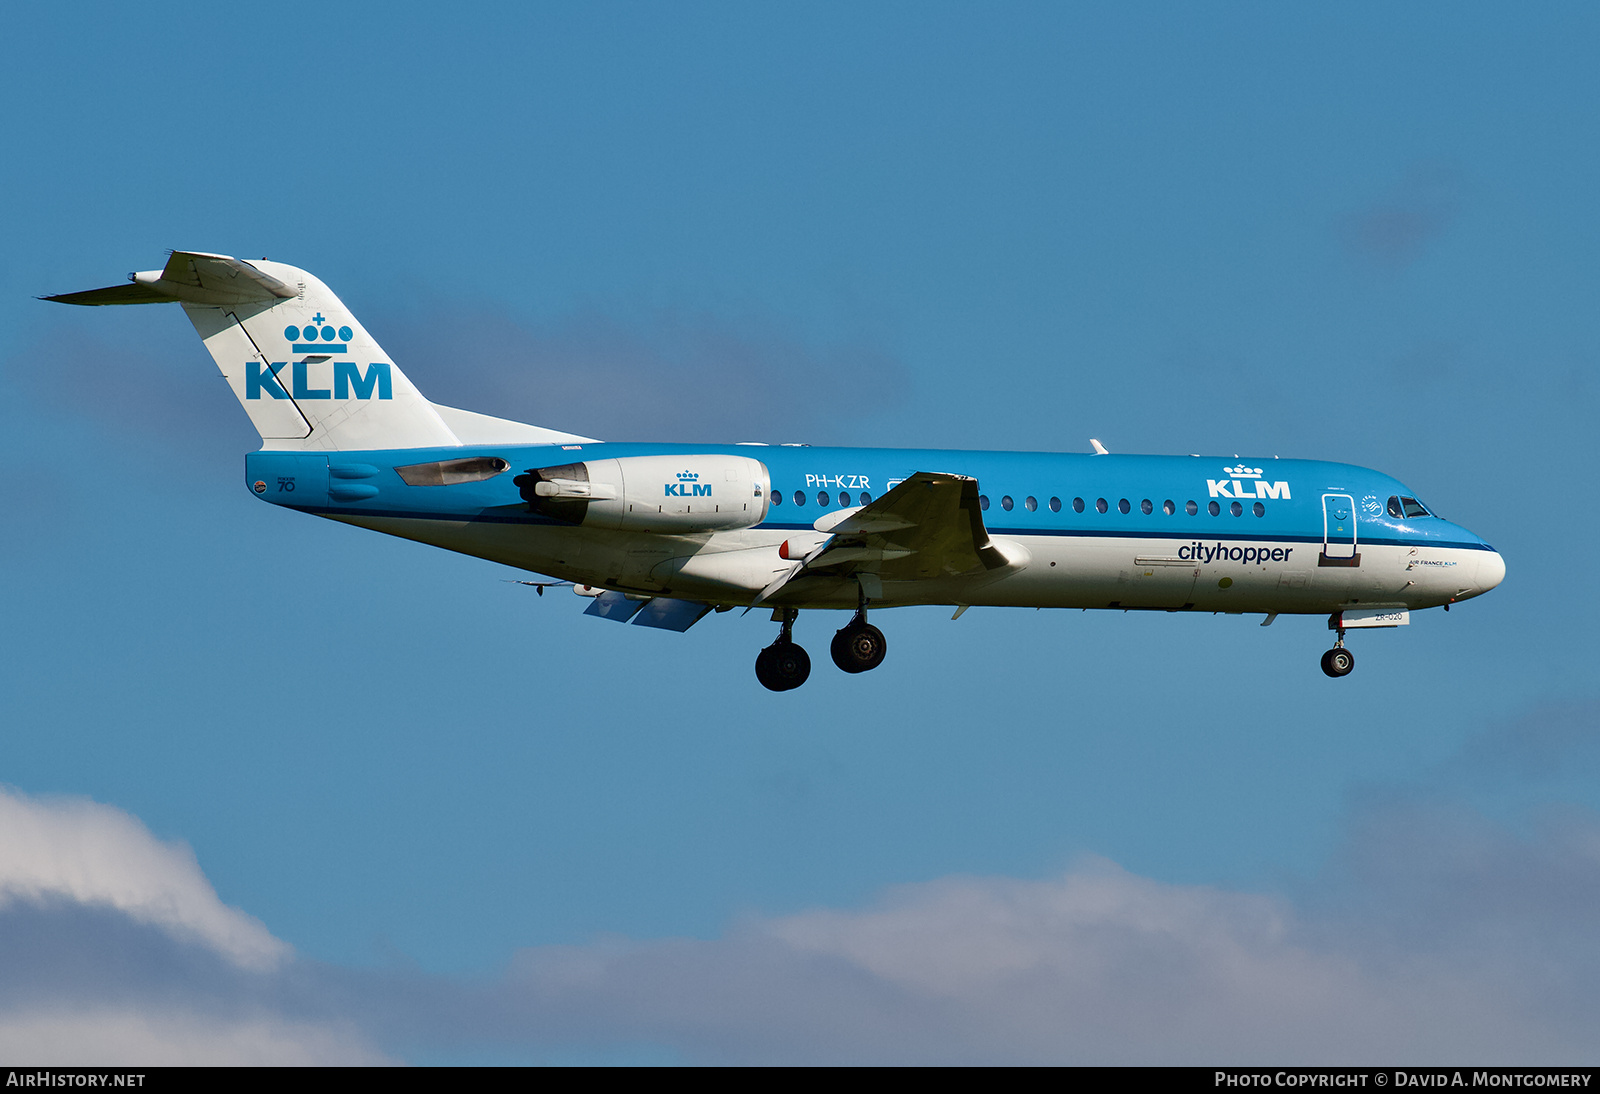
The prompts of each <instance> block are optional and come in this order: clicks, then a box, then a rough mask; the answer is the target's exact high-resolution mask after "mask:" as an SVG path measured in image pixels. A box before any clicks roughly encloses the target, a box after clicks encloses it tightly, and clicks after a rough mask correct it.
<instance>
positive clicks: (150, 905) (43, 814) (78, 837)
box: [0, 790, 289, 971]
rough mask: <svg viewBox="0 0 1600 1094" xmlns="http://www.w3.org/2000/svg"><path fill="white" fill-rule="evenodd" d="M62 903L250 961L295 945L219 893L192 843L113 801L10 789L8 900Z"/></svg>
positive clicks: (2, 798) (3, 880)
mask: <svg viewBox="0 0 1600 1094" xmlns="http://www.w3.org/2000/svg"><path fill="white" fill-rule="evenodd" d="M52 901H64V902H69V903H72V904H79V905H85V906H88V907H91V908H92V907H101V908H110V909H114V910H116V911H118V912H121V913H122V914H123V915H126V916H127V917H128V918H130V919H132V920H133V921H135V922H137V923H142V924H146V925H150V926H154V927H159V928H161V929H163V930H165V931H167V932H168V933H170V934H172V935H174V936H176V937H178V938H181V939H186V940H192V941H195V942H199V943H201V944H202V945H204V946H206V947H208V948H210V949H211V950H213V951H215V952H216V953H218V954H220V955H222V956H223V957H225V958H227V959H228V960H229V961H231V962H233V963H234V964H236V965H238V966H239V967H241V968H244V969H251V970H257V971H260V970H266V969H270V968H273V967H274V966H276V965H277V964H278V963H279V962H280V961H281V960H283V958H284V957H285V956H286V955H287V954H288V953H289V946H288V945H287V944H286V943H284V942H281V941H279V940H278V939H276V938H274V937H273V936H272V934H271V933H270V932H268V930H267V929H266V927H264V926H262V924H261V922H260V921H259V920H256V919H254V918H252V917H251V916H248V915H246V914H245V913H243V912H241V911H239V910H238V909H237V908H230V907H228V906H227V905H225V904H223V903H222V901H221V900H219V899H218V898H217V893H216V890H215V889H213V888H212V887H211V883H210V882H208V881H207V880H206V878H205V875H204V874H203V873H201V871H200V864H199V863H198V862H196V861H195V857H194V852H192V851H191V850H190V849H189V848H188V847H187V846H186V845H184V844H179V843H163V842H162V841H160V840H158V839H156V838H155V837H154V836H153V835H151V834H150V830H149V829H147V828H146V827H145V826H144V825H143V824H141V823H140V822H139V821H138V820H137V819H136V818H134V817H132V816H129V815H128V814H127V813H125V812H123V811H122V810H120V809H115V808H113V807H111V806H108V805H101V804H99V803H97V802H92V801H88V800H85V799H82V798H55V799H49V798H32V797H28V796H27V795H24V794H21V793H18V792H16V791H9V792H7V791H4V790H0V908H4V907H6V906H8V905H12V904H15V903H18V902H27V903H34V904H40V903H50V902H52Z"/></svg>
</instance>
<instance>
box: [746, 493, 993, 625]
mask: <svg viewBox="0 0 1600 1094" xmlns="http://www.w3.org/2000/svg"><path fill="white" fill-rule="evenodd" d="M816 527H817V530H818V531H819V532H831V533H832V536H831V538H829V539H828V540H826V541H825V542H824V543H823V544H822V545H821V546H820V547H818V548H817V549H816V550H814V551H812V552H811V553H810V554H809V555H807V556H806V557H805V558H804V559H802V560H801V561H800V563H799V564H798V565H797V566H796V567H795V568H794V569H793V570H791V571H790V572H789V573H787V574H785V575H784V576H783V577H781V578H779V579H778V580H777V581H775V582H773V583H772V584H771V585H768V586H767V587H766V588H765V589H763V590H762V592H761V596H760V597H758V598H757V603H760V602H761V601H764V600H768V599H770V598H771V597H772V596H773V595H774V594H776V593H777V591H778V590H779V589H781V588H783V587H784V586H785V585H787V584H789V583H790V582H791V581H795V580H797V579H799V578H801V577H807V576H829V577H846V576H849V575H851V574H872V575H874V576H876V577H878V578H879V579H881V580H888V581H918V580H926V579H930V578H945V577H959V576H961V575H964V574H979V573H984V572H986V571H988V570H995V569H999V568H1000V567H1002V566H1005V565H1007V564H1008V562H1007V559H1006V557H1005V555H1004V554H1002V553H1001V552H1000V550H999V548H997V547H995V546H994V544H993V543H991V542H990V540H989V531H988V529H987V528H985V527H984V524H983V510H982V509H981V508H980V507H979V505H978V480H976V479H971V478H967V477H966V476H963V475H945V474H939V473H936V472H931V471H919V472H917V473H916V474H915V475H912V476H911V477H910V478H909V479H906V480H905V481H904V482H901V483H900V484H899V485H897V486H895V487H894V489H892V490H890V491H889V492H888V493H887V494H885V495H883V497H881V498H879V499H878V500H877V501H874V502H872V503H871V504H870V505H864V506H862V507H861V508H859V509H846V510H842V511H841V512H840V513H838V514H834V515H830V516H829V517H825V518H823V519H822V520H820V521H818V522H817V525H816Z"/></svg>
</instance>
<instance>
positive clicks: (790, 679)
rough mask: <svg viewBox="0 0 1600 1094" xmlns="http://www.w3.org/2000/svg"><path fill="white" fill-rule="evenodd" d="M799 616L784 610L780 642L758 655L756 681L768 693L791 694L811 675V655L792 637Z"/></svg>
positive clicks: (790, 610) (793, 611) (791, 609)
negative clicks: (790, 692)
mask: <svg viewBox="0 0 1600 1094" xmlns="http://www.w3.org/2000/svg"><path fill="white" fill-rule="evenodd" d="M799 614H800V613H799V612H798V611H797V610H795V609H794V608H784V609H783V630H781V631H779V632H778V640H777V641H776V642H774V643H773V644H772V645H770V646H768V647H767V648H766V649H764V650H762V651H761V652H760V653H759V654H757V655H756V679H757V680H760V681H761V686H762V687H764V688H766V689H767V690H768V691H791V690H793V689H794V688H797V687H799V686H800V685H801V684H803V683H805V682H806V678H807V677H809V676H810V675H811V655H810V654H808V653H806V651H805V648H804V647H803V646H800V645H797V644H796V643H795V640H794V638H793V637H791V634H790V632H791V631H792V630H793V629H794V621H795V617H796V616H798V615H799Z"/></svg>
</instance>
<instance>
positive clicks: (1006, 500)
mask: <svg viewBox="0 0 1600 1094" xmlns="http://www.w3.org/2000/svg"><path fill="white" fill-rule="evenodd" d="M1015 504H1016V502H1014V501H1012V500H1011V495H1010V494H1007V495H1006V496H1005V497H1003V498H1001V499H1000V508H1002V509H1004V510H1005V511H1006V512H1008V513H1009V512H1011V507H1012V506H1013V505H1015Z"/></svg>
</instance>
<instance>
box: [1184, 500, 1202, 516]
mask: <svg viewBox="0 0 1600 1094" xmlns="http://www.w3.org/2000/svg"><path fill="white" fill-rule="evenodd" d="M1183 511H1184V512H1185V513H1188V514H1189V515H1190V516H1191V517H1192V516H1194V515H1195V514H1196V513H1198V512H1199V511H1200V506H1199V504H1198V503H1196V502H1194V501H1186V502H1184V503H1183Z"/></svg>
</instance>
